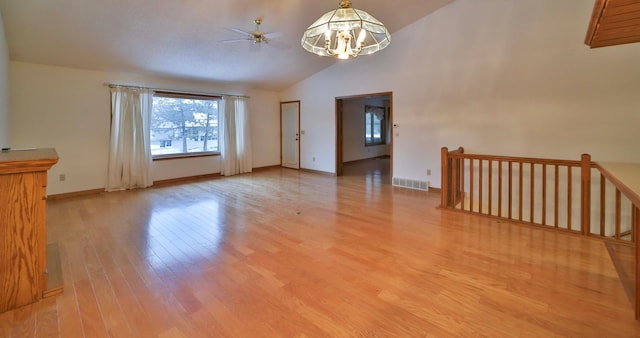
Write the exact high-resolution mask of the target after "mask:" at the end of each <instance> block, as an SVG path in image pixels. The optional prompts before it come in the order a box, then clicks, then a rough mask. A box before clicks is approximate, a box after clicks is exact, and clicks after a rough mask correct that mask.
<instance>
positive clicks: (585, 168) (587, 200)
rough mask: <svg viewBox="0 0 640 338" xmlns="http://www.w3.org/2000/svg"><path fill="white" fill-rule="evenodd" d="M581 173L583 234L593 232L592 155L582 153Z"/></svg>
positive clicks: (581, 222)
mask: <svg viewBox="0 0 640 338" xmlns="http://www.w3.org/2000/svg"><path fill="white" fill-rule="evenodd" d="M581 168H582V170H581V174H580V177H581V178H580V181H581V186H580V196H581V201H580V210H581V212H580V216H581V217H580V219H581V221H580V225H581V232H582V234H583V235H588V234H589V233H590V232H591V155H589V154H582V161H581Z"/></svg>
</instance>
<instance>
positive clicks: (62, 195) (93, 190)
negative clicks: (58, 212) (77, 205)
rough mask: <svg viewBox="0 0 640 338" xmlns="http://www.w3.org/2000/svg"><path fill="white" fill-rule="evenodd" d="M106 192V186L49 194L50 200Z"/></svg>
mask: <svg viewBox="0 0 640 338" xmlns="http://www.w3.org/2000/svg"><path fill="white" fill-rule="evenodd" d="M103 192H104V188H99V189H91V190H82V191H74V192H67V193H62V194H53V195H48V196H47V199H48V200H60V199H65V198H73V197H82V196H87V195H96V194H100V193H103Z"/></svg>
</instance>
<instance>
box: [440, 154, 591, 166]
mask: <svg viewBox="0 0 640 338" xmlns="http://www.w3.org/2000/svg"><path fill="white" fill-rule="evenodd" d="M448 157H449V158H460V159H475V160H487V161H489V160H491V161H502V162H522V163H533V164H546V165H563V166H571V167H580V166H582V162H581V161H576V160H558V159H550V158H536V157H517V156H501V155H481V154H469V153H458V152H449V153H448ZM593 166H594V167H595V164H593Z"/></svg>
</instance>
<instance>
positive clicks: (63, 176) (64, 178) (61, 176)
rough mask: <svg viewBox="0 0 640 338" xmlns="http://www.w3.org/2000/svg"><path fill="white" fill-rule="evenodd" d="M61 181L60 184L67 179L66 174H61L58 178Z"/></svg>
mask: <svg viewBox="0 0 640 338" xmlns="http://www.w3.org/2000/svg"><path fill="white" fill-rule="evenodd" d="M58 178H59V179H60V182H62V181H64V180H66V179H67V175H65V174H60V176H59V177H58Z"/></svg>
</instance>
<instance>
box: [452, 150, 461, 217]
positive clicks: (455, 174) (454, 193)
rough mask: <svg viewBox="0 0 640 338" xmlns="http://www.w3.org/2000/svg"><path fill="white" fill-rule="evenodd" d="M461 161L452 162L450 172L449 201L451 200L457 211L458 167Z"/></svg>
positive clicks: (454, 160)
mask: <svg viewBox="0 0 640 338" xmlns="http://www.w3.org/2000/svg"><path fill="white" fill-rule="evenodd" d="M459 162H460V159H458V158H453V159H452V161H451V170H450V175H451V176H450V178H449V181H450V182H451V191H450V192H449V194H450V195H449V199H450V200H451V206H452V207H453V208H454V209H455V208H456V205H458V173H459V170H458V166H459V164H458V163H459Z"/></svg>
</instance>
